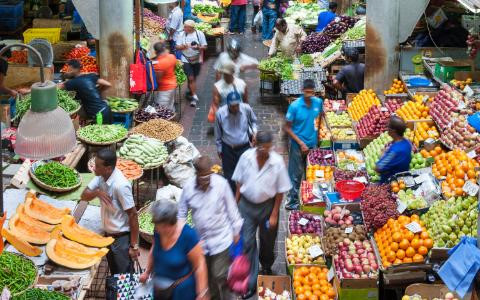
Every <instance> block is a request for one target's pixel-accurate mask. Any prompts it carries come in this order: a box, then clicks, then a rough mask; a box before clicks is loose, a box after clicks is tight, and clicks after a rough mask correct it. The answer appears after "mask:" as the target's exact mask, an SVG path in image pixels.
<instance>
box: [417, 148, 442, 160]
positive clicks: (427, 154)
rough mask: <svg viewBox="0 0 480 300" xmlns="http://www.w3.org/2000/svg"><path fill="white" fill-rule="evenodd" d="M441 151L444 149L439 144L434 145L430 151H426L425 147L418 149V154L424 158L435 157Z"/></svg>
mask: <svg viewBox="0 0 480 300" xmlns="http://www.w3.org/2000/svg"><path fill="white" fill-rule="evenodd" d="M442 153H445V151H444V150H443V149H442V147H440V146H436V147H435V148H433V149H432V150H430V151H428V150H426V149H422V150H420V154H422V156H423V157H424V158H429V157H436V156H437V155H440V154H442Z"/></svg>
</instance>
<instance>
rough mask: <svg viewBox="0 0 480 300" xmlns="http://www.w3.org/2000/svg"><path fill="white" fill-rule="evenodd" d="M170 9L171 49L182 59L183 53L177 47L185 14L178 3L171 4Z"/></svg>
mask: <svg viewBox="0 0 480 300" xmlns="http://www.w3.org/2000/svg"><path fill="white" fill-rule="evenodd" d="M169 8H170V9H171V12H170V14H169V15H168V20H167V33H168V41H169V43H170V49H171V50H172V53H173V54H175V57H176V58H177V59H180V55H181V52H180V51H178V50H177V49H176V48H175V47H176V42H177V39H178V36H179V35H180V32H182V31H183V12H182V9H181V8H180V6H179V3H178V1H175V2H172V3H170V4H169Z"/></svg>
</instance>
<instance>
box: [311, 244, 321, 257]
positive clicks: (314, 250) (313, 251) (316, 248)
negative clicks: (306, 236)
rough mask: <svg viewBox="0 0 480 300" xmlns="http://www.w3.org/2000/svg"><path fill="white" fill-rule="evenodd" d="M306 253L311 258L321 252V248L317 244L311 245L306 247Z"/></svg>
mask: <svg viewBox="0 0 480 300" xmlns="http://www.w3.org/2000/svg"><path fill="white" fill-rule="evenodd" d="M308 253H309V254H310V256H311V257H312V258H316V257H319V256H320V255H322V254H323V250H322V248H320V246H319V245H313V246H312V247H310V248H308Z"/></svg>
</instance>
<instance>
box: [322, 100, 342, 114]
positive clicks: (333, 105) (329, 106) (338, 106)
mask: <svg viewBox="0 0 480 300" xmlns="http://www.w3.org/2000/svg"><path fill="white" fill-rule="evenodd" d="M346 110H347V106H346V105H345V100H330V99H325V101H323V111H325V112H329V111H346Z"/></svg>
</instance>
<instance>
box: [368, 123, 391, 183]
mask: <svg viewBox="0 0 480 300" xmlns="http://www.w3.org/2000/svg"><path fill="white" fill-rule="evenodd" d="M391 141H392V138H391V137H390V135H388V133H387V132H384V133H382V134H381V135H380V136H379V137H377V138H376V139H374V140H373V141H372V142H371V143H370V144H368V145H367V147H365V149H363V155H364V156H365V162H366V168H367V173H368V175H369V176H370V177H371V180H372V181H378V180H380V175H378V174H377V172H375V165H376V164H377V161H378V160H379V159H380V155H381V154H382V151H383V149H385V146H386V145H387V144H388V143H390V142H391Z"/></svg>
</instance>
